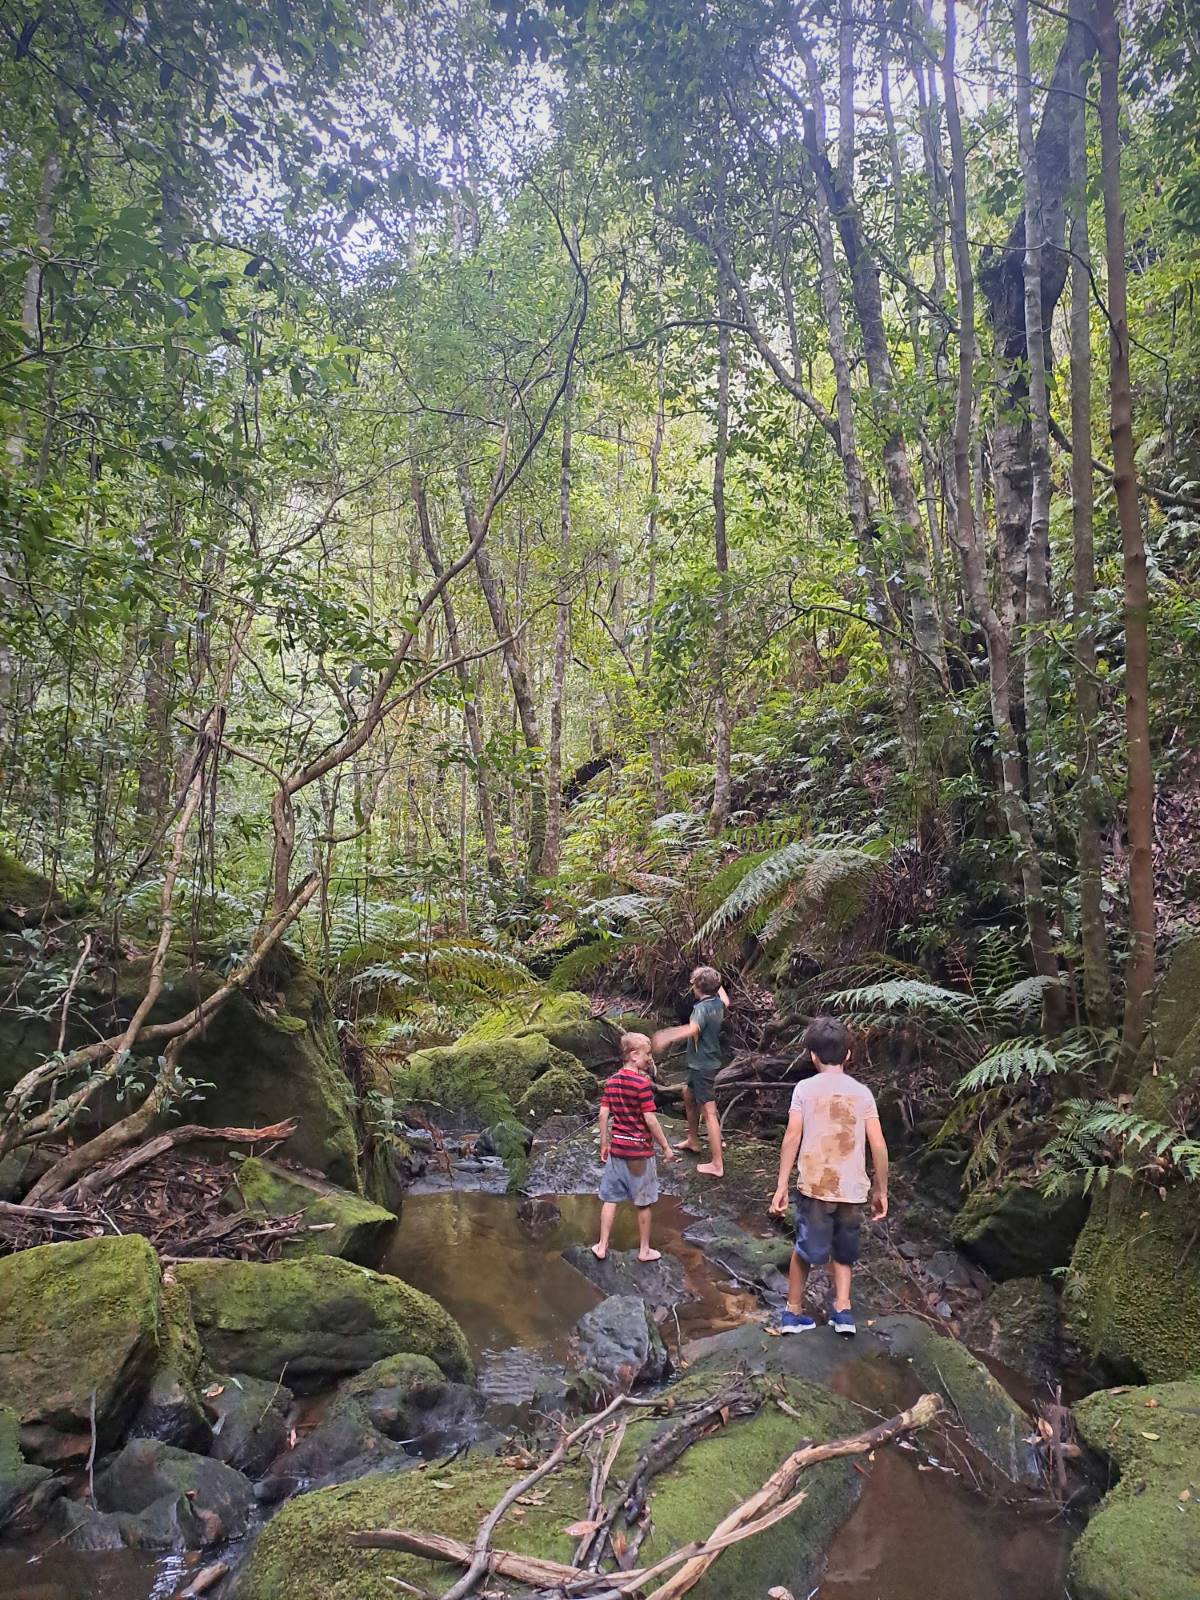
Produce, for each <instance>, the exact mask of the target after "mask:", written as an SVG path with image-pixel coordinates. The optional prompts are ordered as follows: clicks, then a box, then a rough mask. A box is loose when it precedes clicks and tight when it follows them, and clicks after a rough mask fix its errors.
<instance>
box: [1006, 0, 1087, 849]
mask: <svg viewBox="0 0 1200 1600" xmlns="http://www.w3.org/2000/svg"><path fill="white" fill-rule="evenodd" d="M1013 30H1014V38H1015V43H1016V58H1017V85H1016V88H1017V144H1018V147H1019V150H1020V158H1021V176H1022V179H1023V182H1024V188H1025V256H1024V286H1025V348H1026V350H1027V352H1028V357H1029V538H1028V542H1027V544H1026V548H1025V622H1026V627H1025V645H1024V663H1025V683H1024V694H1025V745H1026V759H1027V770H1028V783H1029V801H1030V806H1031V808H1032V811H1033V820H1034V827H1035V832H1041V831H1044V829H1045V825H1046V821H1047V819H1046V816H1045V806H1046V739H1047V736H1048V733H1049V719H1050V711H1049V706H1048V703H1047V698H1046V693H1045V660H1044V652H1045V635H1046V624H1047V622H1048V620H1049V616H1050V582H1049V558H1050V404H1049V399H1048V396H1047V393H1046V345H1047V339H1046V329H1045V327H1044V325H1043V321H1042V233H1043V227H1044V222H1043V216H1042V188H1041V179H1040V177H1039V174H1038V162H1037V156H1036V155H1035V153H1034V144H1033V103H1032V76H1031V69H1030V64H1029V0H1013ZM1066 58H1067V60H1068V62H1071V64H1072V68H1073V66H1074V52H1073V50H1068V51H1067V52H1066ZM1039 825H1040V826H1039Z"/></svg>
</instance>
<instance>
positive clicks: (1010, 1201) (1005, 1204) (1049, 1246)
mask: <svg viewBox="0 0 1200 1600" xmlns="http://www.w3.org/2000/svg"><path fill="white" fill-rule="evenodd" d="M1086 1217H1087V1201H1086V1200H1085V1199H1084V1198H1083V1197H1082V1196H1081V1195H1063V1196H1060V1197H1058V1198H1055V1199H1050V1198H1048V1197H1047V1196H1046V1195H1044V1194H1043V1193H1042V1192H1041V1190H1040V1189H1036V1188H1034V1187H1033V1186H1032V1185H1031V1184H1025V1183H1006V1184H1003V1185H1002V1186H1001V1187H1000V1188H999V1189H977V1190H976V1191H975V1192H974V1193H973V1194H971V1195H969V1196H968V1197H967V1199H966V1201H965V1202H964V1203H963V1206H962V1208H961V1209H960V1210H959V1212H958V1215H957V1216H956V1217H955V1218H954V1221H953V1223H952V1224H951V1227H950V1232H951V1234H952V1236H953V1238H954V1241H955V1243H956V1244H958V1245H959V1247H960V1248H961V1249H962V1250H963V1252H964V1253H965V1254H966V1255H969V1256H970V1257H971V1258H972V1260H974V1261H978V1262H979V1264H980V1266H982V1267H984V1268H986V1270H987V1271H988V1272H990V1273H991V1275H992V1276H993V1277H994V1278H1038V1277H1041V1276H1042V1274H1043V1273H1046V1272H1050V1271H1052V1270H1053V1269H1054V1268H1055V1267H1065V1266H1066V1264H1067V1262H1068V1261H1069V1260H1070V1259H1071V1250H1072V1247H1073V1246H1074V1244H1075V1240H1076V1239H1077V1238H1078V1237H1079V1230H1080V1229H1081V1228H1082V1227H1083V1224H1084V1219H1085V1218H1086Z"/></svg>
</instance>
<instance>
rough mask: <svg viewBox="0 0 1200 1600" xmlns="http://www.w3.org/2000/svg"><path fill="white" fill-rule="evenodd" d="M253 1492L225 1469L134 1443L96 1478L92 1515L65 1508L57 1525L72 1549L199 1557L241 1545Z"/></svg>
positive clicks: (152, 1442) (67, 1504)
mask: <svg viewBox="0 0 1200 1600" xmlns="http://www.w3.org/2000/svg"><path fill="white" fill-rule="evenodd" d="M253 1510H254V1491H253V1489H252V1488H251V1486H250V1483H249V1482H248V1480H247V1479H246V1478H244V1477H243V1476H242V1474H241V1473H240V1472H235V1471H234V1470H233V1468H232V1467H227V1466H225V1465H224V1463H223V1462H220V1461H211V1460H208V1459H207V1458H206V1457H204V1456H197V1455H192V1454H190V1453H189V1452H188V1451H186V1450H177V1449H175V1448H174V1446H173V1445H167V1444H161V1443H160V1442H159V1441H158V1440H157V1439H134V1440H131V1441H130V1442H129V1444H127V1445H126V1446H125V1448H124V1449H123V1450H122V1451H121V1452H120V1454H119V1455H117V1456H116V1457H115V1458H114V1459H113V1460H112V1462H111V1463H110V1464H109V1465H108V1466H107V1467H106V1468H105V1469H104V1470H103V1471H102V1472H99V1473H97V1474H96V1507H95V1510H94V1511H93V1510H92V1509H91V1508H90V1507H87V1506H85V1505H83V1504H82V1503H81V1502H79V1501H63V1502H61V1503H60V1507H59V1513H58V1515H59V1524H60V1527H61V1529H62V1531H63V1533H65V1534H66V1535H67V1539H68V1542H69V1543H70V1544H71V1545H72V1547H73V1548H75V1549H87V1550H112V1549H118V1548H120V1547H121V1546H127V1547H130V1548H134V1549H143V1550H169V1549H172V1548H183V1549H188V1550H198V1549H203V1548H206V1547H207V1546H209V1545H214V1544H221V1543H224V1541H225V1540H227V1539H236V1538H239V1537H240V1536H241V1535H242V1534H243V1533H245V1531H246V1529H247V1527H248V1526H249V1522H250V1518H251V1514H252V1512H253Z"/></svg>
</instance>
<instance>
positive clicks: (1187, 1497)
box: [1179, 1489, 1192, 1505]
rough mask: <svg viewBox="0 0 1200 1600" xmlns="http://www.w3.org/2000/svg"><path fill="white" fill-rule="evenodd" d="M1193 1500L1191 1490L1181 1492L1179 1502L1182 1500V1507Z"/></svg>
mask: <svg viewBox="0 0 1200 1600" xmlns="http://www.w3.org/2000/svg"><path fill="white" fill-rule="evenodd" d="M1191 1498H1192V1491H1191V1490H1190V1489H1181V1490H1180V1491H1179V1500H1180V1503H1181V1504H1182V1505H1187V1503H1188V1501H1189V1500H1190V1499H1191Z"/></svg>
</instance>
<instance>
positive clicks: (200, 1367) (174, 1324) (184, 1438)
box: [129, 1275, 212, 1450]
mask: <svg viewBox="0 0 1200 1600" xmlns="http://www.w3.org/2000/svg"><path fill="white" fill-rule="evenodd" d="M161 1295H162V1298H161V1320H160V1324H159V1350H158V1364H157V1366H156V1367H155V1370H154V1375H153V1377H152V1378H151V1379H150V1385H149V1387H148V1389H147V1390H146V1394H145V1397H144V1399H143V1400H142V1403H141V1405H140V1406H139V1408H138V1412H137V1415H136V1417H135V1418H134V1419H133V1425H132V1427H131V1428H130V1430H129V1431H130V1433H131V1434H132V1436H133V1437H134V1438H137V1439H157V1440H159V1441H160V1442H161V1443H163V1444H172V1445H179V1446H181V1447H182V1448H183V1449H185V1450H207V1449H208V1446H209V1444H210V1442H211V1440H212V1428H211V1426H210V1423H209V1416H208V1410H207V1408H206V1406H205V1403H204V1399H203V1396H202V1395H201V1392H200V1391H201V1386H202V1385H203V1383H204V1377H205V1374H204V1349H203V1347H202V1345H201V1343H200V1336H199V1334H198V1333H197V1332H196V1324H195V1322H194V1321H193V1320H192V1304H191V1301H190V1300H189V1299H188V1294H187V1290H186V1289H185V1288H184V1287H183V1285H182V1284H180V1283H177V1282H176V1281H175V1280H174V1278H172V1277H171V1276H169V1275H168V1276H167V1277H165V1278H164V1279H163V1284H162V1291H161Z"/></svg>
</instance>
